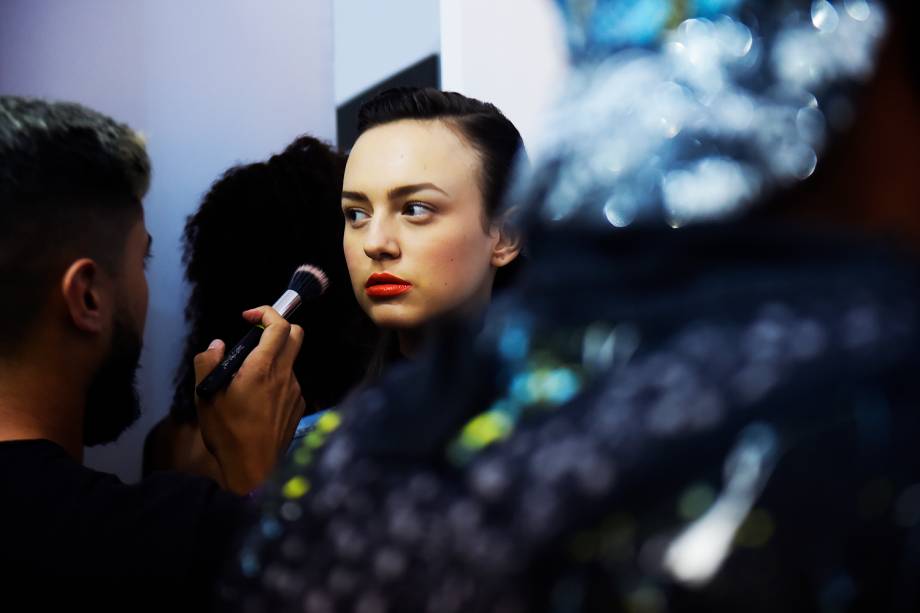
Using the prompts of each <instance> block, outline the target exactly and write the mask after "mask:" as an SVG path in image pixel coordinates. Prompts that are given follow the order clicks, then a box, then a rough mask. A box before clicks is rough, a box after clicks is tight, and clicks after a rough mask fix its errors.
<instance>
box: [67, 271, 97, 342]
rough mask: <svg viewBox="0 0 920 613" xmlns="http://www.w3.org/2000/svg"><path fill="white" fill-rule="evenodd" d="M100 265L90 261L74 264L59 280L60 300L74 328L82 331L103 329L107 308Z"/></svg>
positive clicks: (95, 331)
mask: <svg viewBox="0 0 920 613" xmlns="http://www.w3.org/2000/svg"><path fill="white" fill-rule="evenodd" d="M100 277H101V275H100V270H99V265H98V264H96V262H94V261H93V260H91V259H89V258H80V259H79V260H76V261H74V262H73V263H72V264H71V265H70V266H69V267H68V268H67V270H66V271H65V272H64V276H63V277H62V278H61V297H62V298H63V300H64V306H65V308H66V309H67V313H68V315H69V316H70V320H71V322H72V323H73V325H74V326H76V327H77V328H78V329H80V330H83V331H85V332H94V333H98V332H102V331H103V330H104V329H105V326H106V322H107V318H106V314H105V311H106V305H105V297H104V292H103V290H102V288H101V287H100V282H101V278H100Z"/></svg>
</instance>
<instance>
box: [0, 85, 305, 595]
mask: <svg viewBox="0 0 920 613" xmlns="http://www.w3.org/2000/svg"><path fill="white" fill-rule="evenodd" d="M149 177H150V162H149V159H148V157H147V153H146V151H145V148H144V145H143V143H142V141H141V139H140V138H139V137H138V135H137V134H135V133H134V132H133V131H132V130H131V129H130V128H129V127H128V126H126V125H123V124H119V123H117V122H115V121H113V120H112V119H110V118H108V117H106V116H104V115H102V114H100V113H97V112H95V111H92V110H90V109H87V108H85V107H82V106H79V105H76V104H68V103H49V102H44V101H41V100H35V99H26V98H17V97H9V96H4V97H0V280H2V287H3V299H2V301H0V320H2V323H0V491H2V492H3V503H2V505H0V543H2V546H0V571H2V572H0V576H2V577H3V579H2V582H3V583H4V584H5V586H6V588H7V589H6V591H5V593H6V594H9V593H10V592H9V590H10V589H14V588H17V587H22V586H23V585H29V584H30V583H31V582H30V581H25V582H24V583H23V582H21V581H20V578H31V579H36V578H43V579H44V580H47V579H48V578H49V577H52V576H53V577H58V580H60V578H62V577H80V581H79V587H77V586H73V588H74V591H70V590H68V591H66V596H67V599H68V602H69V603H74V602H81V599H82V598H83V597H85V598H87V600H86V602H87V603H92V604H93V605H94V606H100V605H105V604H106V596H108V595H111V594H112V593H113V588H115V587H117V588H118V590H119V592H120V591H122V590H124V589H125V588H137V589H138V590H141V589H144V588H146V589H145V591H138V592H137V595H138V597H139V600H138V602H136V603H133V604H132V603H123V604H124V606H125V610H134V609H137V608H143V607H144V606H146V605H150V604H152V603H153V602H157V601H158V600H159V599H161V598H165V597H167V596H169V595H172V594H176V593H178V592H185V591H186V590H191V591H195V592H197V594H198V596H199V597H200V599H202V600H203V599H204V598H205V597H206V596H207V594H208V593H209V591H210V589H211V588H210V584H209V577H210V576H211V575H212V574H213V573H214V572H215V571H216V570H217V569H218V568H219V566H220V565H221V563H222V561H223V560H224V558H225V557H226V556H227V555H228V552H229V551H230V550H231V548H232V545H233V541H232V536H233V532H234V529H235V526H236V525H237V524H239V523H240V522H241V521H243V520H244V519H245V517H246V516H247V513H248V503H247V502H246V500H245V499H244V498H242V496H243V495H246V494H248V493H249V492H251V491H252V490H254V489H255V488H256V487H257V486H258V485H259V484H260V483H261V482H262V480H263V479H264V478H265V477H266V475H267V474H268V473H269V471H270V470H271V469H272V467H273V466H274V463H275V461H276V460H277V458H278V457H279V454H280V453H281V451H282V450H283V449H284V448H285V445H286V444H287V442H288V441H289V440H290V437H291V435H292V433H293V430H294V427H295V425H296V422H297V419H298V418H299V417H300V416H301V415H302V413H303V408H304V406H303V399H302V398H301V395H300V390H299V387H298V385H297V382H296V380H295V379H294V377H293V375H292V372H291V364H292V363H293V360H294V358H295V356H296V355H297V352H298V351H299V349H300V345H301V342H302V338H303V331H302V329H301V328H299V327H298V326H291V325H289V324H288V323H287V322H285V321H284V320H283V319H281V317H280V316H279V315H278V314H277V313H276V312H274V311H273V310H271V309H270V308H268V307H263V308H259V309H253V310H251V311H247V312H246V313H245V314H244V316H245V318H246V319H247V320H249V321H250V322H251V323H254V324H257V323H261V324H262V325H263V326H264V327H265V332H264V334H263V336H262V339H261V341H260V343H259V345H258V347H257V348H256V349H255V350H254V351H253V352H252V354H250V356H249V357H248V359H247V360H246V362H245V363H244V365H243V367H242V368H241V369H240V371H239V373H238V374H237V376H236V377H235V379H234V381H233V382H232V384H231V385H230V386H229V387H228V389H227V390H226V392H225V393H222V394H219V395H218V397H217V398H216V399H215V400H214V401H213V402H212V403H202V404H201V405H200V419H201V424H202V432H203V437H204V440H205V442H206V444H207V446H208V449H209V450H210V452H211V453H212V454H213V455H214V456H215V458H216V459H217V461H218V463H219V465H220V470H221V485H222V486H223V488H224V489H221V488H220V487H218V485H217V484H215V483H214V482H213V481H210V480H206V479H196V478H190V477H183V476H179V475H167V474H163V475H160V476H156V477H153V478H151V479H147V480H145V481H143V482H142V483H140V484H138V485H132V486H129V485H125V484H123V483H121V482H120V481H119V480H118V479H117V478H115V477H114V476H112V475H107V474H104V473H100V472H97V471H94V470H91V469H89V468H86V467H84V466H82V459H83V447H84V446H85V445H97V444H103V443H107V442H111V441H114V440H115V439H117V438H118V436H119V434H120V433H121V432H123V431H124V430H125V429H126V428H127V427H128V426H129V425H131V423H133V421H134V420H135V419H136V418H137V416H138V398H137V394H136V391H135V387H134V378H135V370H136V369H137V366H138V359H139V356H140V351H141V341H142V336H143V330H144V321H145V318H146V313H147V291H148V290H147V281H146V278H145V261H146V259H147V258H148V257H149V256H150V245H151V237H150V235H149V234H148V233H147V230H146V227H145V224H144V214H143V206H142V199H143V197H144V194H145V192H146V190H147V187H148V184H149ZM223 352H224V345H223V343H222V342H220V341H214V342H213V343H212V344H211V347H210V348H208V350H207V351H205V352H204V353H202V354H199V355H198V356H196V359H195V370H196V374H197V377H198V380H201V379H202V378H203V376H204V375H206V374H207V373H208V372H210V371H211V370H212V369H213V368H214V366H216V364H217V363H218V362H219V361H220V359H221V356H222V355H223ZM224 490H226V491H224ZM65 585H66V584H65ZM49 594H50V595H55V592H54V591H53V590H52V591H50V592H49V591H44V592H41V591H35V592H31V593H30V597H31V600H32V606H33V607H34V606H35V604H36V603H40V602H41V601H42V600H43V599H44V598H46V597H48V596H49ZM193 602H198V601H195V600H193Z"/></svg>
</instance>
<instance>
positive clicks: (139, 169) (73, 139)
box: [0, 96, 150, 354]
mask: <svg viewBox="0 0 920 613" xmlns="http://www.w3.org/2000/svg"><path fill="white" fill-rule="evenodd" d="M149 182H150V160H149V158H148V157H147V152H146V150H145V148H144V144H143V142H142V141H141V139H140V138H139V136H138V135H137V134H136V133H135V132H134V131H132V130H131V128H129V127H128V126H126V125H124V124H121V123H118V122H116V121H114V120H112V119H111V118H109V117H106V116H105V115H103V114H101V113H98V112H96V111H93V110H90V109H88V108H86V107H83V106H81V105H79V104H73V103H67V102H47V101H44V100H38V99H33V98H20V97H15V96H0V287H3V299H2V300H0V352H2V353H7V354H8V353H10V352H13V351H15V350H16V349H17V348H18V347H19V346H20V344H21V342H22V341H23V339H24V338H25V337H26V334H27V333H28V331H29V328H30V326H31V325H32V324H34V322H35V318H36V314H37V313H38V312H39V311H40V310H41V309H42V307H43V305H44V304H45V300H46V299H47V297H48V292H49V291H50V290H51V289H52V287H54V285H55V283H56V282H57V280H58V279H59V277H60V275H61V274H62V273H63V271H64V270H66V267H67V265H69V263H70V262H71V261H73V259H76V258H79V257H91V258H93V259H94V260H96V261H98V262H99V264H100V265H101V266H103V267H105V268H106V269H108V270H110V271H112V272H117V270H118V265H119V262H120V261H121V256H122V254H123V252H124V246H125V237H126V235H127V231H128V229H129V228H130V224H131V223H133V222H134V221H136V219H137V217H138V215H139V214H140V211H141V200H142V198H143V197H144V194H145V193H146V191H147V187H148V185H149Z"/></svg>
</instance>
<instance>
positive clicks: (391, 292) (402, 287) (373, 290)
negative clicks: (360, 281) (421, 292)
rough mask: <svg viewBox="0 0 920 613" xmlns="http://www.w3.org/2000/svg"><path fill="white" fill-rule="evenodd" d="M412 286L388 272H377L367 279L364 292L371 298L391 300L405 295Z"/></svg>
mask: <svg viewBox="0 0 920 613" xmlns="http://www.w3.org/2000/svg"><path fill="white" fill-rule="evenodd" d="M410 289H412V284H411V283H409V282H408V281H406V280H405V279H401V278H399V277H397V276H396V275H393V274H390V273H388V272H375V273H374V274H372V275H371V276H369V277H368V278H367V282H366V283H365V284H364V292H365V293H366V294H367V295H368V296H370V297H371V298H391V297H393V296H399V295H402V294H405V293H406V292H408V291H409V290H410Z"/></svg>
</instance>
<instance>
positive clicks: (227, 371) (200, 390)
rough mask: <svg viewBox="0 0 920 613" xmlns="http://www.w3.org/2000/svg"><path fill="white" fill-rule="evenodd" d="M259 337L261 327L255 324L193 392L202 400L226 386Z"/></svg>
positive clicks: (207, 398)
mask: <svg viewBox="0 0 920 613" xmlns="http://www.w3.org/2000/svg"><path fill="white" fill-rule="evenodd" d="M260 338H262V328H261V327H258V326H257V327H255V328H253V329H252V330H250V331H249V332H247V333H246V336H244V337H243V340H241V341H240V342H238V343H237V344H236V345H234V346H233V349H231V350H230V353H228V354H227V356H226V357H225V358H224V359H223V361H222V362H221V363H220V364H218V365H217V368H215V369H214V370H212V371H211V374H209V375H208V376H207V377H205V378H204V381H202V382H201V383H199V384H198V387H196V388H195V393H196V394H198V397H199V398H201V399H202V400H210V399H211V398H212V397H213V396H214V394H216V393H217V392H219V391H220V390H222V389H224V388H225V387H227V386H228V385H229V384H230V379H232V378H233V375H234V374H236V371H238V370H239V369H240V366H242V365H243V360H245V359H246V356H247V355H249V354H250V353H251V352H252V350H253V349H255V348H256V345H258V344H259V339H260Z"/></svg>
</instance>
